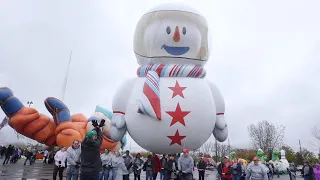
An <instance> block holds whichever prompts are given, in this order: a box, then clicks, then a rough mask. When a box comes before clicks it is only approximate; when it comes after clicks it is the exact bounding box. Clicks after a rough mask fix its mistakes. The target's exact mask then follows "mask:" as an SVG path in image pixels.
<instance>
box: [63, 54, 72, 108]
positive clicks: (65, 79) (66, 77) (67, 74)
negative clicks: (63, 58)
mask: <svg viewBox="0 0 320 180" xmlns="http://www.w3.org/2000/svg"><path fill="white" fill-rule="evenodd" d="M71 57H72V51H71V52H70V56H69V62H68V67H67V72H66V75H65V78H64V82H63V85H62V98H61V100H62V102H63V101H64V96H65V94H66V89H67V84H68V77H69V69H70V64H71Z"/></svg>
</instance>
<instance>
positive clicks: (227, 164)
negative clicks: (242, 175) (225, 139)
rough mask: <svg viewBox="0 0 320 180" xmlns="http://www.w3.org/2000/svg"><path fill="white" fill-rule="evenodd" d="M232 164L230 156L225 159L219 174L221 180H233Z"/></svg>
mask: <svg viewBox="0 0 320 180" xmlns="http://www.w3.org/2000/svg"><path fill="white" fill-rule="evenodd" d="M231 167H232V162H231V161H230V160H229V157H228V156H225V157H224V158H223V162H221V171H220V173H219V175H220V177H221V180H231V179H232V168H231Z"/></svg>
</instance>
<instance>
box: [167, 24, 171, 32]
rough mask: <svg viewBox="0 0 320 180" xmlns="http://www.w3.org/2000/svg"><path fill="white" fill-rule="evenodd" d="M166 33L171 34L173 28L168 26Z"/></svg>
mask: <svg viewBox="0 0 320 180" xmlns="http://www.w3.org/2000/svg"><path fill="white" fill-rule="evenodd" d="M166 31H167V34H170V33H171V28H170V27H169V26H168V27H167V29H166Z"/></svg>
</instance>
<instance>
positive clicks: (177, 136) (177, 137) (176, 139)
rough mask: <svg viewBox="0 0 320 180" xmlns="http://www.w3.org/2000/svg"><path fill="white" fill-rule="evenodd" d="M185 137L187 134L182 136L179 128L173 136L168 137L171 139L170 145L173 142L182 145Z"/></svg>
mask: <svg viewBox="0 0 320 180" xmlns="http://www.w3.org/2000/svg"><path fill="white" fill-rule="evenodd" d="M185 137H187V136H180V134H179V131H178V130H177V131H176V133H175V134H174V135H173V136H168V138H169V139H171V143H170V146H171V145H173V144H179V145H180V146H181V140H182V139H184V138H185Z"/></svg>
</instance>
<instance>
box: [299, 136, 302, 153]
mask: <svg viewBox="0 0 320 180" xmlns="http://www.w3.org/2000/svg"><path fill="white" fill-rule="evenodd" d="M299 146H300V154H301V155H302V149H301V142H300V139H299Z"/></svg>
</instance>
